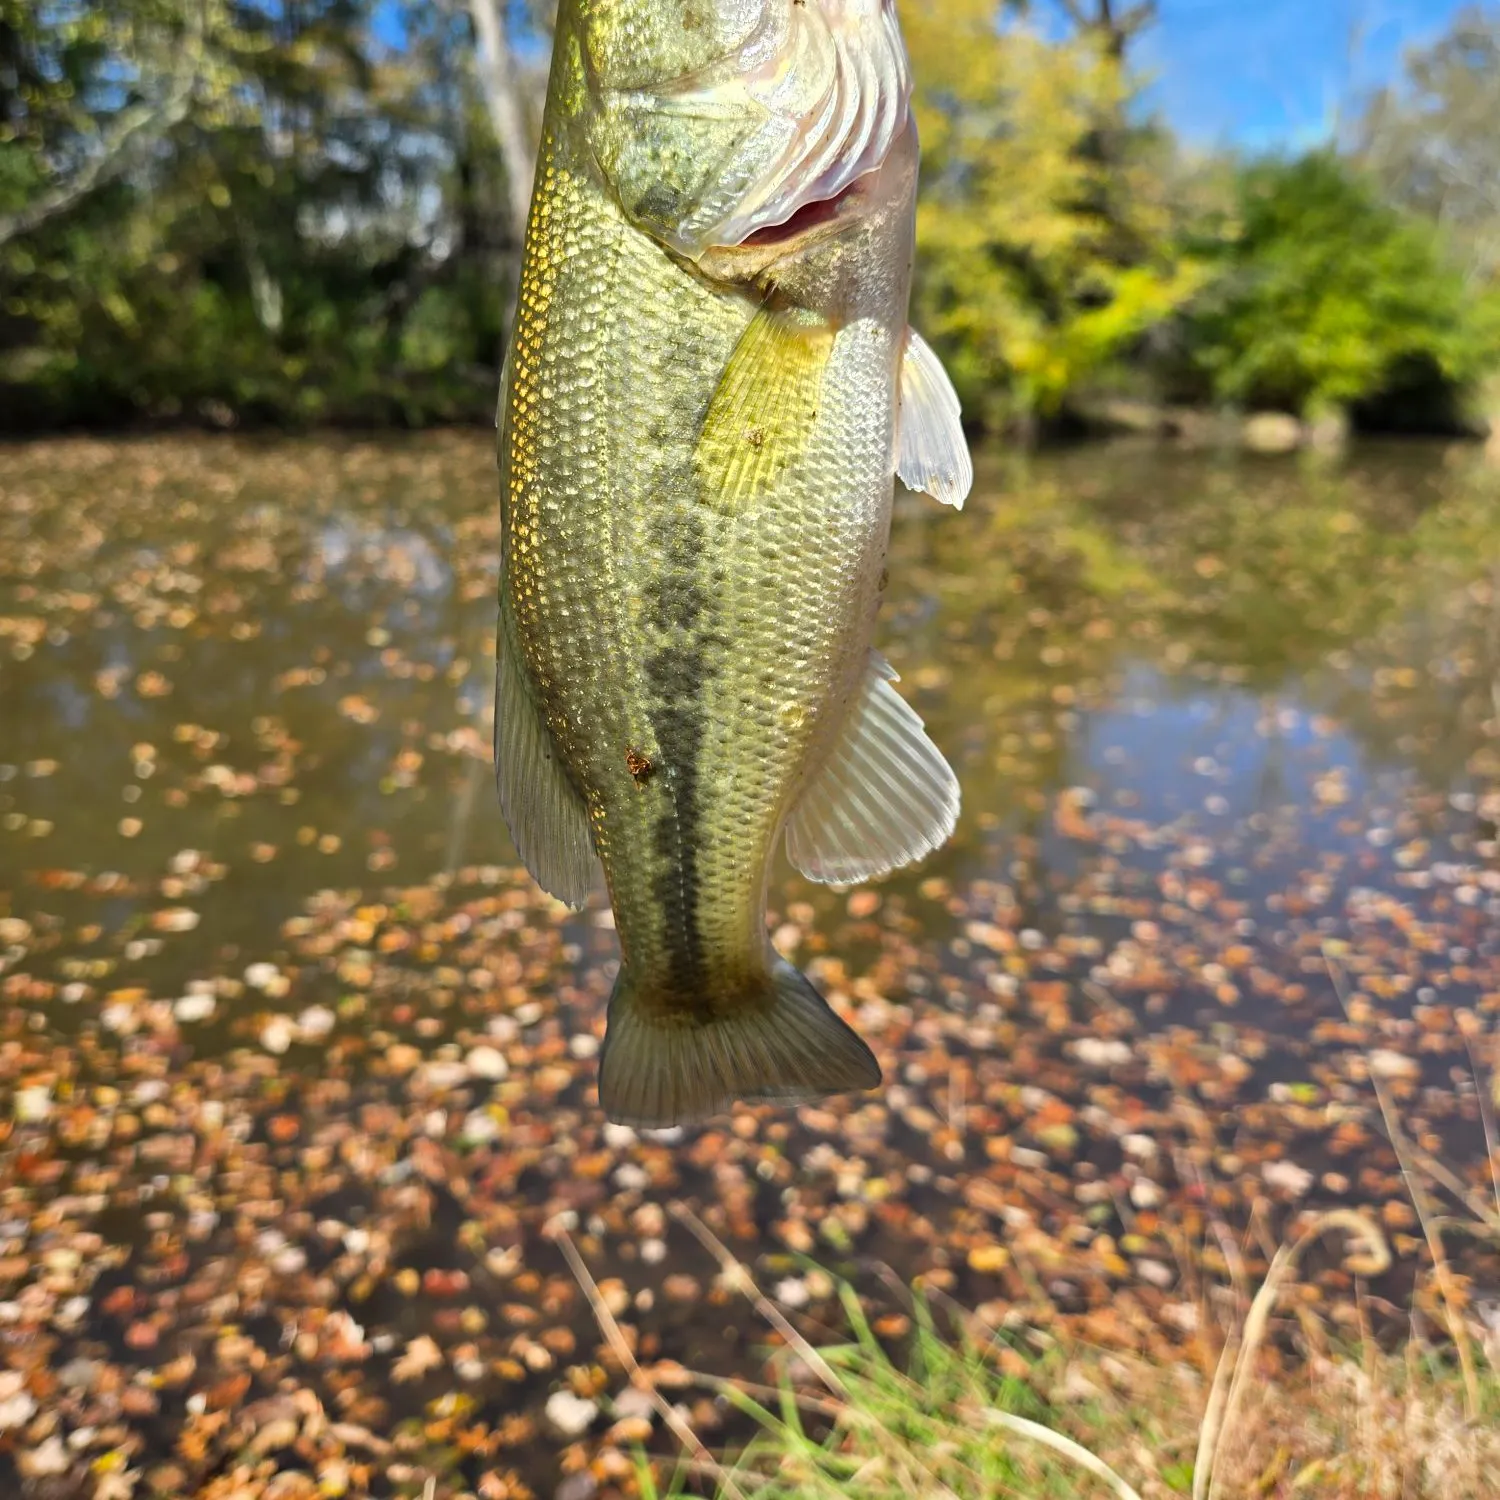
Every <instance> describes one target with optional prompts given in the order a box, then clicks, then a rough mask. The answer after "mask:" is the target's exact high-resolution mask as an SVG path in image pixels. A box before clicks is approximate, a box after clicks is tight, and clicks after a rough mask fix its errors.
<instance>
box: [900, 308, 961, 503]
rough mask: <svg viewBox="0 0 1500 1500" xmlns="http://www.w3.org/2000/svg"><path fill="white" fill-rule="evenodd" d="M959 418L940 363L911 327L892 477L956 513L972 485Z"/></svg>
mask: <svg viewBox="0 0 1500 1500" xmlns="http://www.w3.org/2000/svg"><path fill="white" fill-rule="evenodd" d="M962 416H963V411H962V408H961V407H960V406H959V404H958V393H957V392H956V391H955V390H954V389H953V382H952V381H951V380H949V379H948V372H947V371H946V370H945V369H944V368H943V364H942V361H941V360H940V359H939V358H938V357H937V355H936V354H934V353H933V352H932V347H931V345H929V344H928V342H927V341H926V339H924V338H923V337H922V335H921V334H920V333H918V332H917V331H916V329H915V328H908V329H907V330H906V351H905V353H904V354H903V355H902V357H901V405H900V410H899V411H898V412H897V415H896V422H897V434H896V473H897V475H898V477H899V478H900V480H901V483H902V484H904V485H905V486H906V487H907V489H909V490H922V491H925V492H926V493H927V494H929V495H931V496H932V497H933V498H934V499H935V500H940V501H942V503H943V504H944V505H951V506H953V507H954V508H955V509H956V510H962V509H963V504H964V501H965V500H966V499H968V496H969V490H970V488H971V487H972V486H973V483H974V461H973V459H972V458H970V456H969V444H968V440H967V439H966V438H965V437H964V428H963V421H962Z"/></svg>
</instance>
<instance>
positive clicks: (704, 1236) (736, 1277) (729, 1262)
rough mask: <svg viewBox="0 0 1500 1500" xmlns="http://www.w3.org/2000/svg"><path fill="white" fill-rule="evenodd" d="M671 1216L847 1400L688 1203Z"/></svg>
mask: <svg viewBox="0 0 1500 1500" xmlns="http://www.w3.org/2000/svg"><path fill="white" fill-rule="evenodd" d="M671 1214H672V1217H673V1218H674V1219H676V1220H677V1222H678V1223H679V1224H681V1225H682V1226H683V1227H684V1228H685V1229H687V1230H688V1232H689V1233H690V1234H691V1235H692V1236H693V1238H694V1239H696V1240H697V1241H698V1243H699V1244H700V1245H702V1246H703V1248H704V1249H705V1250H707V1251H708V1253H709V1254H710V1255H712V1256H713V1258H714V1259H715V1260H716V1261H718V1263H719V1265H720V1267H721V1268H722V1270H723V1272H724V1280H725V1282H726V1284H728V1285H729V1286H731V1287H733V1288H734V1289H735V1290H736V1291H739V1292H743V1293H744V1295H745V1296H746V1297H748V1298H749V1299H750V1303H751V1305H752V1306H753V1307H754V1308H755V1310H756V1312H758V1313H759V1314H760V1315H761V1317H763V1318H764V1319H765V1320H766V1322H768V1323H769V1324H770V1325H771V1326H772V1327H773V1328H774V1329H775V1330H776V1331H777V1333H779V1334H780V1335H781V1336H782V1338H784V1339H785V1340H786V1341H787V1344H788V1345H789V1346H790V1347H791V1348H793V1349H795V1350H796V1351H797V1356H798V1358H800V1359H801V1360H802V1362H803V1363H804V1364H805V1365H806V1366H807V1367H808V1369H809V1370H811V1371H812V1372H813V1374H815V1375H816V1376H817V1377H818V1379H819V1380H821V1381H822V1382H823V1384H824V1385H826V1386H827V1387H828V1389H829V1390H830V1391H832V1392H833V1394H834V1395H835V1396H839V1397H841V1398H843V1397H847V1396H848V1394H849V1392H848V1389H847V1388H846V1387H845V1385H844V1382H843V1381H842V1380H840V1379H839V1377H838V1375H837V1373H836V1372H835V1371H834V1369H833V1367H832V1366H831V1365H830V1364H829V1363H828V1361H827V1360H826V1359H824V1358H823V1356H822V1355H821V1354H819V1353H818V1351H817V1350H816V1349H815V1348H813V1346H812V1345H811V1344H810V1343H808V1341H807V1340H806V1339H805V1338H804V1337H803V1336H802V1335H801V1334H800V1333H798V1332H797V1330H796V1329H795V1328H794V1327H793V1326H792V1324H791V1322H790V1320H789V1319H788V1318H787V1316H786V1314H785V1313H783V1312H782V1311H781V1309H780V1308H779V1307H777V1306H776V1304H775V1303H774V1302H772V1301H771V1300H770V1299H769V1298H768V1297H767V1296H766V1295H765V1293H764V1292H762V1291H761V1289H760V1288H759V1287H758V1286H757V1285H756V1284H755V1280H754V1278H753V1277H752V1276H751V1275H750V1272H749V1271H748V1270H747V1269H746V1268H745V1265H744V1263H743V1262H741V1261H738V1260H736V1259H735V1257H734V1255H733V1254H732V1253H731V1251H730V1249H729V1247H728V1246H727V1245H726V1244H725V1243H724V1242H723V1241H722V1240H721V1239H719V1237H718V1236H717V1235H716V1234H715V1233H714V1232H713V1230H711V1229H710V1228H709V1227H708V1225H707V1224H705V1223H704V1222H703V1220H702V1219H700V1218H699V1217H698V1215H697V1214H695V1213H694V1212H693V1211H692V1209H690V1208H689V1207H688V1206H687V1204H685V1203H673V1204H672V1206H671Z"/></svg>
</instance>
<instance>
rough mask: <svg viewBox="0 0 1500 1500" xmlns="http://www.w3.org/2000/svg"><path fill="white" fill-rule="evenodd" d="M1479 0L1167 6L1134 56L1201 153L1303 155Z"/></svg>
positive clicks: (1276, 0)
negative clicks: (1415, 48)
mask: <svg viewBox="0 0 1500 1500" xmlns="http://www.w3.org/2000/svg"><path fill="white" fill-rule="evenodd" d="M1467 4H1472V0H1160V12H1161V19H1160V21H1159V22H1158V23H1157V25H1156V26H1155V27H1153V28H1152V29H1151V31H1149V32H1148V33H1146V34H1145V35H1144V36H1143V37H1142V38H1141V40H1140V43H1139V45H1138V46H1137V48H1136V53H1135V57H1136V63H1137V65H1138V66H1139V67H1141V68H1143V69H1144V70H1145V71H1146V72H1147V73H1148V74H1149V75H1151V76H1152V77H1153V78H1154V79H1155V83H1154V85H1153V90H1152V94H1151V98H1152V100H1153V102H1154V103H1155V104H1156V105H1157V106H1158V107H1159V108H1160V109H1161V111H1162V113H1163V114H1165V115H1166V117H1167V119H1168V120H1170V121H1171V122H1172V124H1173V125H1175V126H1176V127H1177V129H1178V131H1179V132H1180V133H1181V134H1182V135H1183V136H1185V137H1186V138H1187V139H1188V140H1189V141H1190V142H1193V143H1194V144H1197V145H1204V146H1209V145H1218V144H1224V143H1234V144H1237V145H1242V146H1245V147H1248V148H1251V149H1265V148H1274V147H1277V146H1286V147H1291V148H1296V147H1299V146H1307V145H1311V144H1313V143H1314V142H1317V141H1321V140H1324V139H1326V138H1327V135H1328V132H1329V129H1330V126H1331V124H1332V122H1333V120H1334V119H1335V118H1336V113H1337V111H1338V110H1339V108H1340V106H1343V107H1344V109H1345V110H1346V111H1347V110H1348V109H1349V108H1350V106H1351V104H1357V101H1358V99H1359V98H1360V96H1361V95H1363V94H1366V93H1368V92H1369V90H1370V89H1372V88H1374V87H1377V86H1378V85H1380V84H1382V83H1384V82H1386V81H1387V80H1389V79H1391V78H1392V77H1394V76H1396V74H1397V73H1398V72H1399V70H1400V65H1401V54H1402V52H1403V51H1404V50H1405V49H1406V48H1408V47H1410V46H1411V45H1413V44H1414V43H1418V44H1419V43H1423V42H1428V41H1431V40H1432V39H1433V38H1435V37H1437V36H1438V35H1440V34H1441V33H1442V32H1443V31H1444V30H1445V29H1446V28H1447V26H1448V24H1449V22H1451V21H1452V19H1453V17H1454V16H1455V15H1457V14H1458V13H1459V12H1460V11H1461V10H1463V9H1465V8H1466V5H1467Z"/></svg>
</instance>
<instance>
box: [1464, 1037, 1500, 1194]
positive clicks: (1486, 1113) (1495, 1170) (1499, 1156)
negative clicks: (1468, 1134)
mask: <svg viewBox="0 0 1500 1500" xmlns="http://www.w3.org/2000/svg"><path fill="white" fill-rule="evenodd" d="M1464 1045H1465V1046H1467V1047H1468V1049H1469V1066H1470V1067H1471V1068H1472V1069H1473V1070H1474V1090H1475V1092H1476V1093H1477V1094H1478V1096H1479V1118H1480V1119H1481V1120H1482V1121H1483V1122H1484V1148H1485V1150H1486V1152H1488V1154H1489V1161H1490V1185H1491V1186H1492V1187H1493V1188H1494V1190H1495V1221H1496V1223H1500V1140H1497V1139H1496V1131H1495V1112H1494V1110H1492V1109H1491V1108H1490V1096H1489V1095H1488V1094H1487V1093H1486V1092H1485V1087H1484V1079H1483V1078H1482V1077H1481V1076H1480V1073H1479V1059H1478V1058H1477V1057H1475V1056H1474V1039H1473V1037H1469V1036H1466V1037H1465V1038H1464ZM1491 1088H1493V1084H1492V1085H1491Z"/></svg>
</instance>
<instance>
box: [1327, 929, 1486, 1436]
mask: <svg viewBox="0 0 1500 1500" xmlns="http://www.w3.org/2000/svg"><path fill="white" fill-rule="evenodd" d="M1323 961H1324V963H1326V964H1327V965H1328V975H1329V978H1330V979H1332V980H1333V988H1334V992H1335V993H1336V994H1337V995H1338V997H1339V1004H1340V1005H1342V1006H1343V1007H1344V1014H1345V1015H1349V1016H1350V1020H1351V1022H1352V1020H1353V1017H1352V1015H1350V1009H1349V996H1348V992H1347V990H1346V988H1345V986H1344V981H1343V975H1342V973H1341V971H1340V969H1339V967H1338V965H1337V964H1336V963H1335V962H1334V960H1333V956H1332V955H1331V954H1330V953H1329V951H1328V945H1327V944H1326V943H1325V944H1324V945H1323ZM1370 1082H1371V1084H1372V1085H1373V1086H1374V1089H1375V1098H1376V1101H1377V1102H1378V1103H1379V1105H1380V1113H1381V1115H1382V1116H1383V1117H1384V1119H1385V1128H1386V1134H1387V1135H1388V1136H1389V1137H1390V1141H1391V1149H1392V1150H1394V1151H1395V1153H1396V1160H1397V1161H1398V1162H1399V1163H1400V1166H1401V1176H1402V1178H1403V1179H1404V1180H1405V1182H1406V1190H1407V1192H1408V1193H1410V1194H1411V1201H1412V1206H1413V1207H1414V1208H1415V1209H1416V1211H1417V1218H1418V1219H1420V1220H1421V1223H1422V1234H1423V1236H1424V1238H1425V1239H1426V1241H1427V1249H1428V1251H1429V1253H1430V1254H1431V1256H1432V1268H1433V1271H1434V1273H1435V1274H1436V1277H1437V1285H1438V1291H1439V1293H1440V1294H1441V1295H1442V1299H1443V1308H1444V1311H1445V1313H1446V1314H1447V1319H1448V1333H1449V1336H1450V1337H1451V1338H1452V1340H1453V1345H1454V1347H1455V1348H1456V1349H1457V1350H1458V1362H1459V1364H1460V1366H1461V1367H1462V1369H1463V1376H1464V1406H1465V1415H1466V1416H1467V1417H1468V1420H1469V1421H1470V1422H1477V1421H1478V1420H1479V1410H1480V1398H1479V1372H1478V1370H1477V1369H1476V1368H1475V1365H1474V1350H1473V1347H1472V1345H1471V1343H1470V1341H1469V1330H1468V1327H1467V1326H1466V1324H1465V1323H1464V1315H1463V1305H1462V1301H1461V1299H1460V1298H1459V1295H1458V1289H1457V1288H1456V1287H1455V1286H1454V1285H1453V1273H1452V1270H1451V1269H1450V1267H1449V1265H1448V1253H1447V1251H1446V1250H1445V1249H1444V1248H1443V1236H1442V1233H1441V1232H1440V1230H1439V1228H1438V1226H1437V1224H1436V1223H1435V1222H1434V1216H1433V1213H1432V1210H1431V1206H1430V1205H1429V1204H1428V1202H1427V1194H1426V1192H1425V1190H1424V1189H1423V1187H1422V1182H1421V1179H1420V1178H1419V1177H1418V1176H1417V1174H1416V1172H1415V1170H1414V1169H1413V1165H1412V1154H1413V1153H1412V1148H1411V1143H1410V1142H1409V1141H1408V1140H1407V1139H1406V1132H1405V1131H1404V1130H1402V1128H1401V1121H1400V1118H1399V1117H1398V1115H1397V1113H1396V1107H1395V1105H1394V1104H1392V1103H1391V1099H1390V1094H1389V1092H1388V1091H1387V1089H1386V1087H1385V1083H1384V1081H1383V1080H1382V1079H1381V1078H1380V1076H1379V1074H1378V1073H1377V1072H1376V1071H1375V1070H1374V1069H1373V1068H1372V1069H1371V1070H1370Z"/></svg>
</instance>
